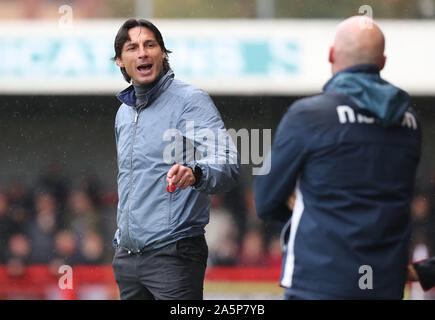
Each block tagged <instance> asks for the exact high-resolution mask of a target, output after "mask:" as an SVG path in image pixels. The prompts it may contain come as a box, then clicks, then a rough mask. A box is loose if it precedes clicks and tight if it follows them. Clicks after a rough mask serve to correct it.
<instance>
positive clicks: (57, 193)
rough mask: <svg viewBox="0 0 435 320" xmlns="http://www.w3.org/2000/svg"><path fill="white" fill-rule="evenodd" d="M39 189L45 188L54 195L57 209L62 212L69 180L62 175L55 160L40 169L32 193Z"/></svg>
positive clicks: (61, 218)
mask: <svg viewBox="0 0 435 320" xmlns="http://www.w3.org/2000/svg"><path fill="white" fill-rule="evenodd" d="M41 190H45V191H47V192H49V193H51V194H53V195H54V197H55V199H56V201H57V202H58V207H59V211H60V212H61V213H63V212H64V209H65V205H66V201H67V197H68V192H69V182H68V179H67V178H66V177H64V176H63V174H62V170H61V168H60V166H59V163H58V162H57V161H52V162H51V163H50V164H48V165H47V166H46V167H45V169H44V170H42V171H41V174H40V176H39V178H38V180H37V182H36V186H35V191H34V193H38V192H40V191H41ZM59 220H60V222H61V223H62V222H63V217H62V216H60V217H59Z"/></svg>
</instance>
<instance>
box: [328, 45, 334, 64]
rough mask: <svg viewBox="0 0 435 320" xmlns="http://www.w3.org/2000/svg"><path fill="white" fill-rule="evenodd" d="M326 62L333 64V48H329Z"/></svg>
mask: <svg viewBox="0 0 435 320" xmlns="http://www.w3.org/2000/svg"><path fill="white" fill-rule="evenodd" d="M328 61H329V62H330V63H334V46H330V47H329V56H328Z"/></svg>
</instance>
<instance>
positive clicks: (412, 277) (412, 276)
mask: <svg viewBox="0 0 435 320" xmlns="http://www.w3.org/2000/svg"><path fill="white" fill-rule="evenodd" d="M408 281H419V279H418V274H417V271H415V268H414V266H413V265H412V264H408Z"/></svg>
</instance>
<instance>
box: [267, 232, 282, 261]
mask: <svg viewBox="0 0 435 320" xmlns="http://www.w3.org/2000/svg"><path fill="white" fill-rule="evenodd" d="M267 253H268V256H267V262H266V264H267V265H268V266H269V267H281V265H282V246H281V240H280V237H279V236H274V237H272V238H271V239H270V241H269V244H268V246H267Z"/></svg>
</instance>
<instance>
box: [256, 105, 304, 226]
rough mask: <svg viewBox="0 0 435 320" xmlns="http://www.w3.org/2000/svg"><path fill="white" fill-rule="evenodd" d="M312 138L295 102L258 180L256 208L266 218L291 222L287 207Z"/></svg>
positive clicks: (287, 114) (301, 110) (279, 128)
mask: <svg viewBox="0 0 435 320" xmlns="http://www.w3.org/2000/svg"><path fill="white" fill-rule="evenodd" d="M308 139H309V136H308V134H307V128H306V125H305V119H304V117H303V109H302V108H301V107H300V106H299V105H297V102H296V103H294V104H293V105H292V106H291V107H290V109H289V110H288V111H287V113H286V114H285V115H284V117H283V119H282V120H281V122H280V124H279V126H278V128H277V131H276V133H275V137H274V140H273V144H272V148H271V151H270V153H269V155H268V157H267V160H266V161H265V163H264V164H263V167H262V171H261V172H260V174H261V175H259V176H258V177H257V178H256V179H255V181H254V192H255V205H256V210H257V214H258V215H259V217H260V218H262V219H275V220H279V221H282V222H285V221H287V220H288V219H289V218H290V216H291V213H292V212H291V211H290V209H289V208H288V206H287V202H288V199H289V197H290V196H291V194H292V193H293V191H294V188H295V186H296V182H297V179H298V175H299V174H300V173H301V170H302V168H303V164H304V159H305V154H306V152H307V151H306V150H307V149H308V145H309V141H308Z"/></svg>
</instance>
